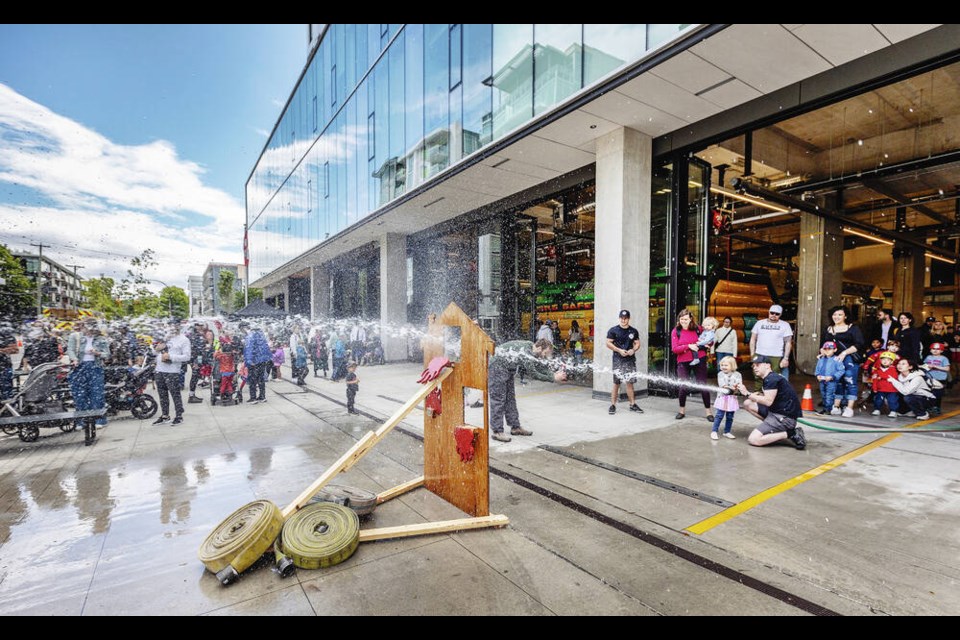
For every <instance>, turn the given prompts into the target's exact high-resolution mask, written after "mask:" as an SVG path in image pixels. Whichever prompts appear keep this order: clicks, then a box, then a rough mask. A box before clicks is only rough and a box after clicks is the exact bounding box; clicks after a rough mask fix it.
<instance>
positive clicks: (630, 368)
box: [607, 309, 643, 415]
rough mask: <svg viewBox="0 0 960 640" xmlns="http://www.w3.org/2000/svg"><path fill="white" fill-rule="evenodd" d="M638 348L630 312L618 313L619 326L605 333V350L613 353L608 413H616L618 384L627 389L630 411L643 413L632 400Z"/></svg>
mask: <svg viewBox="0 0 960 640" xmlns="http://www.w3.org/2000/svg"><path fill="white" fill-rule="evenodd" d="M639 348H640V332H638V331H637V330H636V329H634V328H633V327H631V326H630V312H629V311H627V310H626V309H623V310H622V311H621V312H620V324H618V325H617V326H615V327H611V329H610V330H609V331H607V349H610V350H611V351H613V390H612V391H611V392H610V409H609V411H608V413H609V414H610V415H613V414H615V413H616V412H617V398H618V397H619V396H620V383H621V382H623V383H624V385H625V386H626V387H627V398H628V399H629V400H630V411H636V412H637V413H643V409H641V408H640V407H638V406H637V403H636V402H635V401H634V399H633V380H634V378H635V377H636V376H635V375H634V374H635V373H636V372H637V356H636V353H637V350H638V349H639Z"/></svg>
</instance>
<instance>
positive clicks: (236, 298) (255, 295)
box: [233, 288, 263, 309]
mask: <svg viewBox="0 0 960 640" xmlns="http://www.w3.org/2000/svg"><path fill="white" fill-rule="evenodd" d="M247 300H249V301H250V302H253V301H254V300H263V289H252V288H251V289H247ZM247 304H249V303H247V302H245V301H244V298H243V291H234V292H233V308H234V309H243V308H244V307H245V306H247Z"/></svg>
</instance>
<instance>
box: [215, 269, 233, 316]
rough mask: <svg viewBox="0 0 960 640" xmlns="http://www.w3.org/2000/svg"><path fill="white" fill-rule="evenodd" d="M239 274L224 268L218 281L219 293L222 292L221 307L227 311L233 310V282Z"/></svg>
mask: <svg viewBox="0 0 960 640" xmlns="http://www.w3.org/2000/svg"><path fill="white" fill-rule="evenodd" d="M236 280H237V276H236V274H235V273H234V272H233V271H229V270H227V269H222V270H221V271H220V279H219V281H218V282H217V293H218V294H220V309H221V311H224V312H226V313H230V312H231V311H233V302H234V299H233V293H234V291H233V283H234V282H236Z"/></svg>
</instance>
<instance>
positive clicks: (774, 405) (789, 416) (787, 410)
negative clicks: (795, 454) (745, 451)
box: [737, 355, 807, 449]
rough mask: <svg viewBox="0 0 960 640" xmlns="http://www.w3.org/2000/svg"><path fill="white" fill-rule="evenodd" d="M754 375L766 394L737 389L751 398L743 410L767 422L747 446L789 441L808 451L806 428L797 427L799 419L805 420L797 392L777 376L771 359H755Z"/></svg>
mask: <svg viewBox="0 0 960 640" xmlns="http://www.w3.org/2000/svg"><path fill="white" fill-rule="evenodd" d="M753 375H754V376H755V377H756V378H757V379H759V380H762V381H763V389H762V391H757V392H754V393H750V392H749V391H747V388H746V387H745V386H744V385H743V383H742V382H741V383H740V385H739V386H738V387H737V389H738V391H740V393H742V394H743V395H745V396H747V399H746V400H744V402H743V408H744V409H746V410H747V411H749V412H750V413H752V414H753V415H755V416H756V417H758V418H760V419H761V420H762V421H763V422H761V423H760V426H759V427H757V428H756V429H754V430H753V431H752V432H751V433H750V435H749V436H748V438H747V442H749V443H750V444H752V445H753V446H755V447H763V446H766V445H768V444H773V443H774V442H780V441H781V440H788V439H789V440H790V441H791V442H792V443H793V445H794V446H795V447H796V448H797V449H803V448H805V447H806V446H807V440H806V438H805V437H804V434H803V427H801V426H799V425H798V424H797V418H800V417H803V412H802V411H801V410H800V398H798V397H797V392H796V391H794V390H793V387H791V386H790V383H789V382H788V381H787V379H786V378H784V377H783V376H781V375H780V374H779V373H774V372H773V370H772V368H771V363H770V358H769V357H767V356H762V355H756V356H754V357H753Z"/></svg>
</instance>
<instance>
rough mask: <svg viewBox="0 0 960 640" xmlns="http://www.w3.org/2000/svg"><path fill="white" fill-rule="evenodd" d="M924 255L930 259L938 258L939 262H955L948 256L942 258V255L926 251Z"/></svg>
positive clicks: (955, 262)
mask: <svg viewBox="0 0 960 640" xmlns="http://www.w3.org/2000/svg"><path fill="white" fill-rule="evenodd" d="M925 255H926V256H927V257H928V258H930V259H932V260H939V261H940V262H946V263H949V264H957V261H956V260H951V259H950V258H944V257H943V256H938V255H935V254H932V253H930V252H929V251H927V252H926V253H925Z"/></svg>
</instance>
